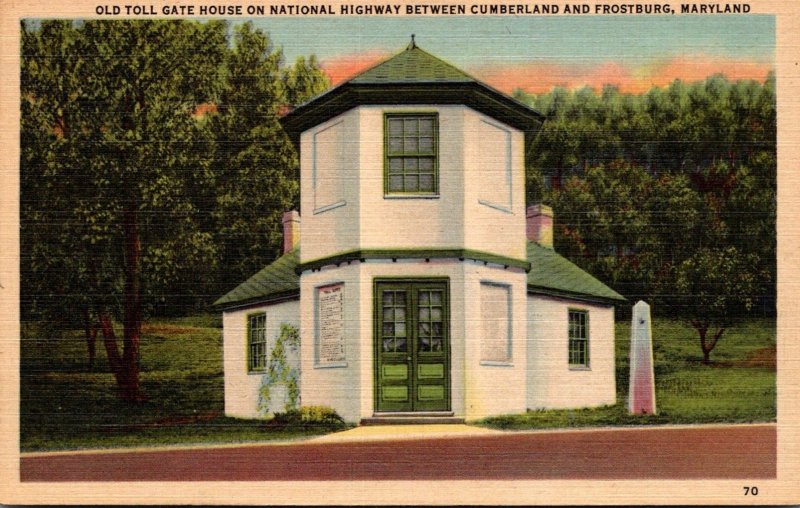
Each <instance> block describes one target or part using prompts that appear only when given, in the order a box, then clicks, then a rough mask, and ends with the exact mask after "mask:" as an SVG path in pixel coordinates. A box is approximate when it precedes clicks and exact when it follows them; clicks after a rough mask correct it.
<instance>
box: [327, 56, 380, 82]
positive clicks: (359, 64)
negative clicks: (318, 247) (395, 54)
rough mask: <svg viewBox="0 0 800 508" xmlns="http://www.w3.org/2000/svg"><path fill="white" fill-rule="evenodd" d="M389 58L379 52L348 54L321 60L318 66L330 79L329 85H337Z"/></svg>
mask: <svg viewBox="0 0 800 508" xmlns="http://www.w3.org/2000/svg"><path fill="white" fill-rule="evenodd" d="M389 56H390V54H389V53H387V52H385V51H379V50H372V51H367V52H366V53H350V54H347V55H340V56H337V57H334V58H329V59H326V60H323V61H322V62H320V66H321V67H322V70H323V71H325V74H327V75H328V78H330V80H331V84H332V85H338V84H339V83H341V82H343V81H347V80H348V79H350V78H352V77H354V76H355V75H357V74H359V73H360V72H362V71H365V70H367V69H369V68H370V67H372V66H373V65H375V64H377V63H380V62H381V61H383V60H386V59H387V58H388V57H389Z"/></svg>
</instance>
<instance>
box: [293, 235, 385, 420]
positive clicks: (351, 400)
mask: <svg viewBox="0 0 800 508" xmlns="http://www.w3.org/2000/svg"><path fill="white" fill-rule="evenodd" d="M303 245H305V244H303ZM302 249H305V247H302ZM359 276H360V274H359V266H358V263H354V264H351V265H344V266H342V267H339V268H323V269H322V270H320V271H318V272H305V273H303V275H302V276H301V278H300V315H301V321H300V370H301V372H302V378H301V381H300V399H301V400H302V402H303V405H305V406H318V405H321V406H328V407H332V408H333V409H335V410H336V412H337V413H339V415H340V416H342V417H343V418H345V420H347V421H358V420H359V418H360V415H361V398H362V394H361V392H362V391H363V390H362V381H361V375H362V374H361V363H362V362H363V358H362V356H363V355H364V354H365V353H364V351H363V350H362V347H363V346H362V340H361V333H362V331H361V328H362V326H363V323H364V318H363V316H362V310H361V307H360V304H359V298H360V296H359V295H360V294H361V290H362V289H361V285H362V284H361V280H360V277H359ZM337 283H342V284H343V285H344V289H343V291H344V296H343V308H342V314H343V321H344V322H343V332H344V338H345V360H344V362H342V363H341V364H340V365H338V366H325V367H320V366H318V365H317V359H316V350H315V340H316V318H317V316H316V312H315V310H316V309H315V307H316V305H317V303H316V291H317V288H319V287H322V286H328V285H331V284H337ZM370 330H371V325H370ZM367 354H368V353H367Z"/></svg>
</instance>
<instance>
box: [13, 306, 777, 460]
mask: <svg viewBox="0 0 800 508" xmlns="http://www.w3.org/2000/svg"><path fill="white" fill-rule="evenodd" d="M220 326H221V324H220V320H219V317H218V316H213V315H204V316H196V317H191V318H180V319H172V320H160V321H158V322H156V323H150V324H147V325H145V326H144V329H143V332H144V333H143V339H142V346H141V368H142V375H141V379H142V385H143V388H144V391H145V393H146V395H147V396H148V397H149V400H148V401H147V402H145V403H143V404H141V405H136V406H131V405H128V404H124V403H121V402H120V401H118V400H117V398H116V396H115V392H114V381H113V378H112V376H111V374H109V373H108V368H107V364H106V361H105V352H104V350H103V346H102V341H101V340H100V339H101V338H100V337H98V344H97V348H98V351H97V358H98V360H97V364H96V365H95V368H94V369H93V370H89V369H88V368H87V366H86V359H87V354H86V345H85V342H84V340H83V336H82V333H81V332H79V331H70V332H67V333H65V334H64V336H63V337H62V338H60V339H57V340H56V339H49V340H47V338H45V340H42V338H41V335H42V334H40V333H36V330H35V327H31V326H26V327H25V328H26V330H27V333H25V334H24V335H23V341H22V347H21V353H22V370H21V373H22V377H21V432H20V434H21V443H20V445H21V448H22V450H23V451H33V450H54V449H75V448H90V447H91V448H96V447H116V446H134V445H162V444H172V443H200V442H202V443H210V442H214V443H225V442H244V441H263V440H271V439H291V438H299V437H303V436H308V435H314V434H321V433H325V432H330V431H331V430H333V429H334V428H341V427H332V426H321V427H320V426H314V425H306V426H298V425H291V424H282V423H276V422H269V421H262V420H239V419H235V418H226V417H224V416H223V412H224V411H223V376H222V343H221V342H222V339H221V329H220ZM629 329H630V325H629V324H628V323H620V324H617V329H616V335H617V351H616V354H617V389H618V395H617V399H618V401H619V402H618V404H616V405H614V406H609V407H603V408H595V409H584V410H570V411H532V412H528V413H525V414H521V415H508V416H501V417H494V418H489V419H486V420H483V421H481V422H477V423H478V424H480V425H487V426H491V427H496V428H508V429H526V428H545V427H573V426H589V425H620V424H622V425H629V424H655V423H703V422H755V421H774V420H775V416H776V403H775V367H774V359H775V353H774V352H775V324H774V321H772V320H766V319H764V320H751V321H747V322H744V323H743V324H741V325H739V326H736V327H734V328H732V329H730V330H728V331H727V332H725V335H724V336H723V338H722V339H721V340H720V343H719V345H718V346H717V348H716V349H715V350H714V351H713V353H712V355H711V358H712V360H713V361H714V362H715V364H714V365H713V366H707V365H702V364H701V363H700V359H701V354H700V347H699V345H698V343H697V338H696V334H695V332H694V330H692V329H691V328H689V327H687V326H686V325H684V324H682V323H680V322H677V321H670V320H664V319H658V318H656V319H655V320H654V326H653V342H654V357H655V371H656V400H657V403H658V408H659V414H658V415H655V416H647V417H633V416H630V415H628V414H627V412H626V410H625V402H626V400H627V399H626V397H627V378H628V341H629ZM120 332H121V331H120ZM120 336H121V333H120Z"/></svg>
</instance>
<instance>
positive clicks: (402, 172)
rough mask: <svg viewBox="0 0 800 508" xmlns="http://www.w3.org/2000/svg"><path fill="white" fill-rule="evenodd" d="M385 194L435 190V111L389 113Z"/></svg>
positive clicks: (437, 187)
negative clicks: (432, 112) (409, 113)
mask: <svg viewBox="0 0 800 508" xmlns="http://www.w3.org/2000/svg"><path fill="white" fill-rule="evenodd" d="M385 134H386V138H385V142H386V143H385V144H386V146H385V153H386V167H385V170H384V171H385V174H384V176H385V184H384V185H385V187H384V192H385V193H386V194H437V193H438V192H439V182H438V180H439V178H438V165H439V164H438V160H437V159H438V157H437V151H438V147H437V137H438V119H437V116H436V115H435V114H414V115H407V114H402V115H401V114H389V115H386V128H385Z"/></svg>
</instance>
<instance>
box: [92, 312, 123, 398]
mask: <svg viewBox="0 0 800 508" xmlns="http://www.w3.org/2000/svg"><path fill="white" fill-rule="evenodd" d="M97 321H98V322H99V323H100V330H101V331H102V332H103V345H104V346H105V348H106V355H107V356H108V366H109V367H110V368H111V373H112V374H114V378H115V379H116V381H117V388H120V387H121V386H122V360H121V359H120V357H119V350H118V349H117V336H116V334H115V333H114V325H113V324H112V323H111V316H109V315H108V312H106V310H105V309H102V308H99V309H97Z"/></svg>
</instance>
